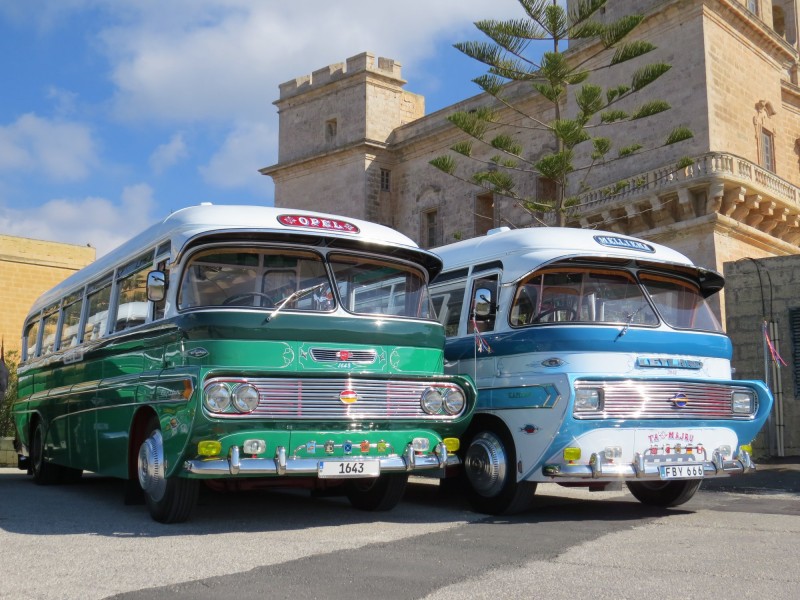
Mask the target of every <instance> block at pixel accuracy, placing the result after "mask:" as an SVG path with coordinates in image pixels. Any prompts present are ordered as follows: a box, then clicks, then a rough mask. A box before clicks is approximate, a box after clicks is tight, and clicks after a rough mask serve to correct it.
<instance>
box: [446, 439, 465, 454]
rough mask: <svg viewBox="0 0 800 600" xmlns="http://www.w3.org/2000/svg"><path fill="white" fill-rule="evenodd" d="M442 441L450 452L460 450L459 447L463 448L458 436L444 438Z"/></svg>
mask: <svg viewBox="0 0 800 600" xmlns="http://www.w3.org/2000/svg"><path fill="white" fill-rule="evenodd" d="M442 443H443V444H444V447H445V448H447V451H448V452H458V449H459V448H461V440H459V439H458V438H444V439H443V440H442Z"/></svg>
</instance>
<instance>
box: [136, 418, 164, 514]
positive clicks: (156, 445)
mask: <svg viewBox="0 0 800 600" xmlns="http://www.w3.org/2000/svg"><path fill="white" fill-rule="evenodd" d="M164 469H165V465H164V439H163V438H162V437H161V430H160V429H156V430H155V431H154V432H153V433H151V434H150V437H148V438H147V439H146V440H145V441H144V442H142V445H141V447H140V448H139V469H138V471H139V485H140V486H142V489H143V490H144V491H145V493H146V494H147V495H148V496H150V498H152V499H153V500H155V501H156V502H158V501H159V500H161V498H163V497H164V492H165V491H166V489H167V480H166V478H165V477H164Z"/></svg>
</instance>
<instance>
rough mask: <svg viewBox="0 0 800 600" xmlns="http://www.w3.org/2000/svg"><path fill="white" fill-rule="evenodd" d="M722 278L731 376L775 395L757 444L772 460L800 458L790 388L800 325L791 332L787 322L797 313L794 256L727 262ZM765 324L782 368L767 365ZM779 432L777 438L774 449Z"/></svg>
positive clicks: (797, 401) (795, 400) (798, 275)
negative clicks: (760, 382) (757, 384)
mask: <svg viewBox="0 0 800 600" xmlns="http://www.w3.org/2000/svg"><path fill="white" fill-rule="evenodd" d="M724 275H725V278H726V286H725V287H726V296H725V303H726V309H727V317H728V318H727V322H728V330H727V332H728V335H729V336H730V338H731V341H732V342H733V366H734V367H735V368H736V377H737V379H760V380H763V381H767V382H768V384H769V386H770V388H771V389H772V390H773V393H774V395H775V402H776V409H775V410H773V418H772V419H771V420H770V423H769V424H768V426H767V429H766V431H765V432H763V434H762V436H760V437H761V438H763V439H762V440H761V442H762V443H763V444H765V445H768V447H770V448H771V452H770V453H771V454H772V455H778V456H780V455H784V456H794V455H800V389H797V387H796V386H795V381H798V374H797V368H798V365H800V357H797V356H795V354H794V352H793V342H795V344H794V345H797V344H798V343H800V322H798V323H796V324H795V325H794V327H793V325H792V322H791V321H790V318H789V317H790V311H791V310H800V294H798V288H797V282H798V281H800V255H793V256H778V257H772V258H764V259H760V260H749V259H743V260H739V261H736V262H729V263H726V264H725V267H724ZM765 321H767V322H772V323H774V331H773V332H772V333H771V334H770V339H771V340H772V342H773V344H775V345H776V347H777V349H778V351H779V354H780V356H781V357H782V358H783V359H784V360H785V362H786V363H787V365H786V366H782V365H781V366H779V365H778V364H777V363H776V362H775V361H773V360H771V354H770V352H769V350H768V347H767V345H766V343H765V337H764V334H763V329H762V326H763V323H764V322H765ZM793 329H794V331H793ZM778 406H780V410H781V412H782V414H783V419H782V420H783V426H782V427H781V420H780V418H779V417H778ZM779 430H782V433H783V445H782V448H780V449H779V448H778V441H779V438H778V433H779Z"/></svg>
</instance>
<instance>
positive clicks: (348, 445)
mask: <svg viewBox="0 0 800 600" xmlns="http://www.w3.org/2000/svg"><path fill="white" fill-rule="evenodd" d="M342 449H343V450H344V453H345V454H350V453H351V452H352V451H353V442H351V441H349V440H348V441H346V442H345V443H344V444H342Z"/></svg>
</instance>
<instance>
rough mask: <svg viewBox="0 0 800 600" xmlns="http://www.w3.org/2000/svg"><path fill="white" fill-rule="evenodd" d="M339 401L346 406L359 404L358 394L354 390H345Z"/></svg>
mask: <svg viewBox="0 0 800 600" xmlns="http://www.w3.org/2000/svg"><path fill="white" fill-rule="evenodd" d="M339 400H341V401H342V403H344V404H355V403H356V402H358V394H357V393H356V392H355V391H353V390H345V391H343V392H341V393H340V394H339Z"/></svg>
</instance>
